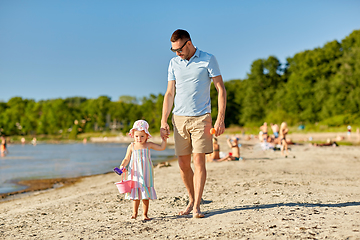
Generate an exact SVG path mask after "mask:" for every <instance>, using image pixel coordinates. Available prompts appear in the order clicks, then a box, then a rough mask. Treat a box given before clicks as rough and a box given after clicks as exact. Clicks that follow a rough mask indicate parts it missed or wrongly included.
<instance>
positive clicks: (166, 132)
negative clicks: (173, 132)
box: [160, 123, 170, 141]
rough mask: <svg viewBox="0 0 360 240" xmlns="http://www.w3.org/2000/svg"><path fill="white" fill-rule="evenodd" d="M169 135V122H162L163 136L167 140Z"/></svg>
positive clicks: (161, 132)
mask: <svg viewBox="0 0 360 240" xmlns="http://www.w3.org/2000/svg"><path fill="white" fill-rule="evenodd" d="M169 135H170V127H169V124H167V123H164V124H161V128H160V136H161V138H162V139H163V140H164V141H165V140H166V139H167V138H169Z"/></svg>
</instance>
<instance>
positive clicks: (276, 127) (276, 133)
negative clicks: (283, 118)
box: [270, 123, 279, 139]
mask: <svg viewBox="0 0 360 240" xmlns="http://www.w3.org/2000/svg"><path fill="white" fill-rule="evenodd" d="M270 126H271V130H272V132H273V134H274V139H276V138H278V137H279V125H277V124H276V123H275V124H273V123H270Z"/></svg>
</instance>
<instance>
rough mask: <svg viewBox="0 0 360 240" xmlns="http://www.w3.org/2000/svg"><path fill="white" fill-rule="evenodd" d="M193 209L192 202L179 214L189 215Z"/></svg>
mask: <svg viewBox="0 0 360 240" xmlns="http://www.w3.org/2000/svg"><path fill="white" fill-rule="evenodd" d="M192 210H193V205H192V204H189V205H188V206H187V207H186V208H185V211H181V212H179V215H180V216H183V215H189V214H190V213H191V211H192Z"/></svg>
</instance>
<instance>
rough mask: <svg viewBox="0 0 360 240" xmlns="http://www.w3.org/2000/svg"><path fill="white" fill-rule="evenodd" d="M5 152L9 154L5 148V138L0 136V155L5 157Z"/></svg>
mask: <svg viewBox="0 0 360 240" xmlns="http://www.w3.org/2000/svg"><path fill="white" fill-rule="evenodd" d="M5 154H9V151H8V149H7V144H6V138H5V137H4V136H1V156H2V157H5Z"/></svg>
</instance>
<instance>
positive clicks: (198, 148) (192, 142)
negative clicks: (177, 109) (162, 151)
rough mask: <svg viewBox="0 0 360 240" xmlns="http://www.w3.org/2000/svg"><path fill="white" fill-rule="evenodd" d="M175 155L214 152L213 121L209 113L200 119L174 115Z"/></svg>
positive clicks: (199, 117)
mask: <svg viewBox="0 0 360 240" xmlns="http://www.w3.org/2000/svg"><path fill="white" fill-rule="evenodd" d="M172 123H173V125H174V140H175V155H176V156H183V155H189V154H192V153H211V152H213V145H212V135H211V134H210V129H211V126H212V119H211V115H210V114H209V113H207V114H205V115H202V116H198V117H187V116H176V115H173V118H172Z"/></svg>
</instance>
